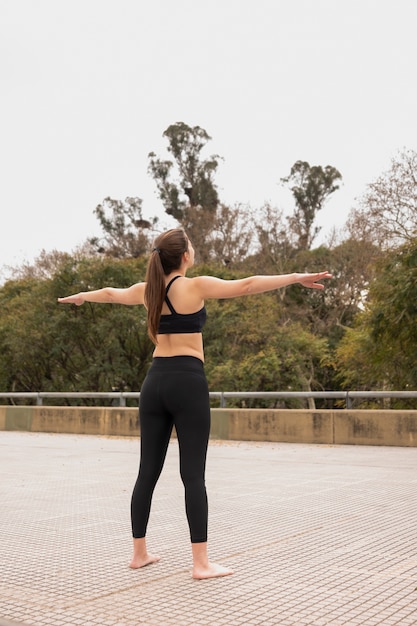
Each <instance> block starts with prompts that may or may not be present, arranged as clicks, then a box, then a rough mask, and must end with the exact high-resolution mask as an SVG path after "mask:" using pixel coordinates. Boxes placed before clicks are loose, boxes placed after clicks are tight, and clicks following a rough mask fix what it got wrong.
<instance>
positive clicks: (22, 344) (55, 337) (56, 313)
mask: <svg viewBox="0 0 417 626" xmlns="http://www.w3.org/2000/svg"><path fill="white" fill-rule="evenodd" d="M144 273H145V267H144V262H143V260H142V261H141V262H138V261H114V260H111V259H94V258H90V259H81V260H75V259H73V260H66V261H64V262H63V263H62V264H61V265H60V267H59V268H57V271H56V273H55V274H54V276H53V277H51V278H45V279H43V280H39V279H38V278H31V277H29V278H24V279H20V280H13V281H9V282H7V283H6V284H5V285H4V286H3V288H2V289H1V290H0V306H1V307H2V312H3V315H2V318H1V321H0V388H1V389H7V390H12V391H39V390H42V391H63V390H66V391H109V390H112V389H122V390H123V389H124V390H138V389H139V385H140V382H141V379H143V377H144V375H145V371H146V369H147V367H148V365H149V363H150V360H151V354H152V344H151V342H150V341H149V339H148V338H147V333H146V312H145V311H144V310H143V307H140V308H139V307H122V306H121V305H93V304H88V303H86V304H85V305H83V306H82V307H75V306H65V307H64V306H62V305H59V304H58V303H57V297H59V296H61V295H63V294H67V293H74V292H77V291H85V290H87V289H92V288H100V287H103V286H105V285H114V286H121V287H123V286H129V285H130V284H132V283H134V282H136V281H137V280H140V279H143V277H144Z"/></svg>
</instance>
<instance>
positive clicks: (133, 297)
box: [58, 283, 145, 306]
mask: <svg viewBox="0 0 417 626" xmlns="http://www.w3.org/2000/svg"><path fill="white" fill-rule="evenodd" d="M144 295H145V283H136V284H135V285H132V286H131V287H127V288H126V289H116V288H114V287H104V288H103V289H97V290H95V291H80V293H74V294H73V295H72V296H66V297H65V298H58V302H61V303H62V304H76V305H77V306H80V305H81V304H83V303H84V302H101V303H110V304H143V303H144Z"/></svg>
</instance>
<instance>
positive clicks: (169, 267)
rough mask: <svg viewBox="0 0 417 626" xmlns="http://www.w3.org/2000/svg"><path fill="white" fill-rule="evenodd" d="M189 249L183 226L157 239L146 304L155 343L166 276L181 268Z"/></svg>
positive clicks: (146, 289)
mask: <svg viewBox="0 0 417 626" xmlns="http://www.w3.org/2000/svg"><path fill="white" fill-rule="evenodd" d="M187 250H188V238H187V235H186V234H185V232H184V231H183V230H182V228H173V229H171V230H168V231H167V232H166V233H162V235H159V237H157V238H156V239H155V242H154V248H153V249H152V253H151V257H150V259H149V262H148V267H147V269H146V276H145V282H146V287H145V305H146V308H147V310H148V334H149V337H150V338H151V340H152V341H153V343H154V344H157V343H158V340H157V337H156V336H157V333H158V327H159V320H160V317H161V311H162V305H163V303H164V300H165V277H166V276H168V275H169V274H170V273H171V272H173V271H175V270H179V269H180V267H181V262H182V255H183V254H184V252H187Z"/></svg>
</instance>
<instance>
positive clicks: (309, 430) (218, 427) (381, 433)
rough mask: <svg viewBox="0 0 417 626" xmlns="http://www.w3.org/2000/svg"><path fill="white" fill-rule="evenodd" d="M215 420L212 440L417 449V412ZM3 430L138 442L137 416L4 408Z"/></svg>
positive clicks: (254, 413) (0, 414)
mask: <svg viewBox="0 0 417 626" xmlns="http://www.w3.org/2000/svg"><path fill="white" fill-rule="evenodd" d="M211 415H212V427H211V437H212V438H213V439H233V440H239V441H283V442H289V443H322V444H362V445H381V446H417V411H379V410H370V411H350V410H345V409H341V410H338V411H334V410H329V409H326V410H322V411H310V410H300V411H298V410H296V409H291V410H286V409H212V412H211ZM0 430H26V431H33V432H50V433H74V434H75V433H78V434H87V435H115V436H129V437H136V436H138V435H139V419H138V410H137V409H134V408H133V409H132V408H117V407H111V408H98V407H43V406H0Z"/></svg>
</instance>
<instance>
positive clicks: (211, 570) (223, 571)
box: [193, 563, 234, 580]
mask: <svg viewBox="0 0 417 626" xmlns="http://www.w3.org/2000/svg"><path fill="white" fill-rule="evenodd" d="M230 574H234V571H233V570H232V569H230V568H229V567H223V565H218V563H209V564H208V565H207V567H194V568H193V578H195V579H196V580H204V579H206V578H219V577H220V576H230Z"/></svg>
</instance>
